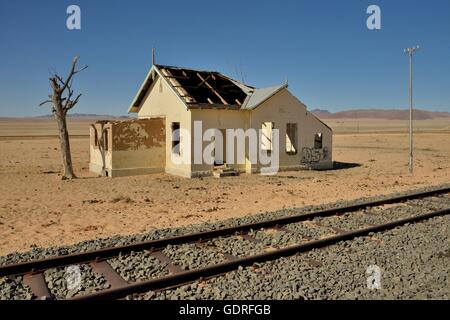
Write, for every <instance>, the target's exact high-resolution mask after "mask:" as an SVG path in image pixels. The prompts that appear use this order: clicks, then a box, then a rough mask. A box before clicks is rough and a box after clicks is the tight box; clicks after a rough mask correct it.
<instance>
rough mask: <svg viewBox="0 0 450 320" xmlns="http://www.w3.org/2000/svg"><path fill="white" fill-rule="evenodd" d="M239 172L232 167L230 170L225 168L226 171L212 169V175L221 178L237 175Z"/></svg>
mask: <svg viewBox="0 0 450 320" xmlns="http://www.w3.org/2000/svg"><path fill="white" fill-rule="evenodd" d="M238 175H239V172H237V171H236V170H234V169H232V170H227V171H221V170H218V171H213V176H214V177H216V178H223V177H232V176H238Z"/></svg>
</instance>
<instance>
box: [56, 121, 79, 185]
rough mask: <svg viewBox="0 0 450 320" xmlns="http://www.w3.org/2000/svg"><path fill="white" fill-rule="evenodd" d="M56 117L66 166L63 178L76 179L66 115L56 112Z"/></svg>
mask: <svg viewBox="0 0 450 320" xmlns="http://www.w3.org/2000/svg"><path fill="white" fill-rule="evenodd" d="M55 119H56V122H57V123H58V130H59V141H60V143H61V153H62V159H63V166H64V175H63V177H62V178H63V179H74V178H76V177H75V174H74V173H73V167H72V156H71V153H70V142H69V132H68V131H67V121H66V117H65V116H63V117H61V116H59V115H58V114H57V113H55Z"/></svg>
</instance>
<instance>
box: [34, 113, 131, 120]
mask: <svg viewBox="0 0 450 320" xmlns="http://www.w3.org/2000/svg"><path fill="white" fill-rule="evenodd" d="M67 117H68V118H80V119H129V118H132V117H129V116H112V115H109V114H94V113H69V114H68V115H67ZM33 118H36V119H47V118H53V115H51V114H46V115H43V116H37V117H33Z"/></svg>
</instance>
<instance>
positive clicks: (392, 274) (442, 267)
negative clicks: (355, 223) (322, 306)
mask: <svg viewBox="0 0 450 320" xmlns="http://www.w3.org/2000/svg"><path fill="white" fill-rule="evenodd" d="M449 234H450V217H449V216H444V217H437V218H433V219H431V220H428V221H425V222H421V223H416V224H409V225H406V226H403V227H398V228H396V229H393V230H390V231H386V232H383V233H379V234H374V235H371V236H368V237H363V238H357V239H354V240H351V241H345V242H342V243H339V244H336V245H332V246H329V247H326V248H323V249H315V250H313V251H311V252H308V253H304V254H298V255H295V256H293V257H288V258H281V259H278V260H275V261H271V262H266V263H259V264H257V265H256V266H252V267H247V268H239V270H237V271H233V272H230V273H228V274H226V275H224V276H220V277H217V278H212V279H210V280H208V281H205V282H195V283H193V284H190V285H186V286H183V287H180V288H177V289H174V290H166V291H161V292H149V293H147V294H145V295H142V296H138V297H137V299H450V275H449V274H450V261H449V259H450V241H449V237H448V236H449ZM311 259H312V260H314V261H318V262H319V264H320V265H319V266H311V264H310V263H309V262H308V261H309V260H311ZM370 266H376V267H378V268H380V271H381V274H380V275H381V277H380V289H369V288H368V285H367V282H368V277H370V276H372V275H373V273H370V272H369V273H367V271H368V268H369V267H370Z"/></svg>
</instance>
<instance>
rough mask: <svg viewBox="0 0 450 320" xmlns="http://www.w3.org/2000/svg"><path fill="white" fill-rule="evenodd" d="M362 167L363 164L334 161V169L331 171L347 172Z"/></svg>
mask: <svg viewBox="0 0 450 320" xmlns="http://www.w3.org/2000/svg"><path fill="white" fill-rule="evenodd" d="M361 166H362V164H361V163H354V162H340V161H333V169H331V170H345V169H351V168H358V167H361Z"/></svg>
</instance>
